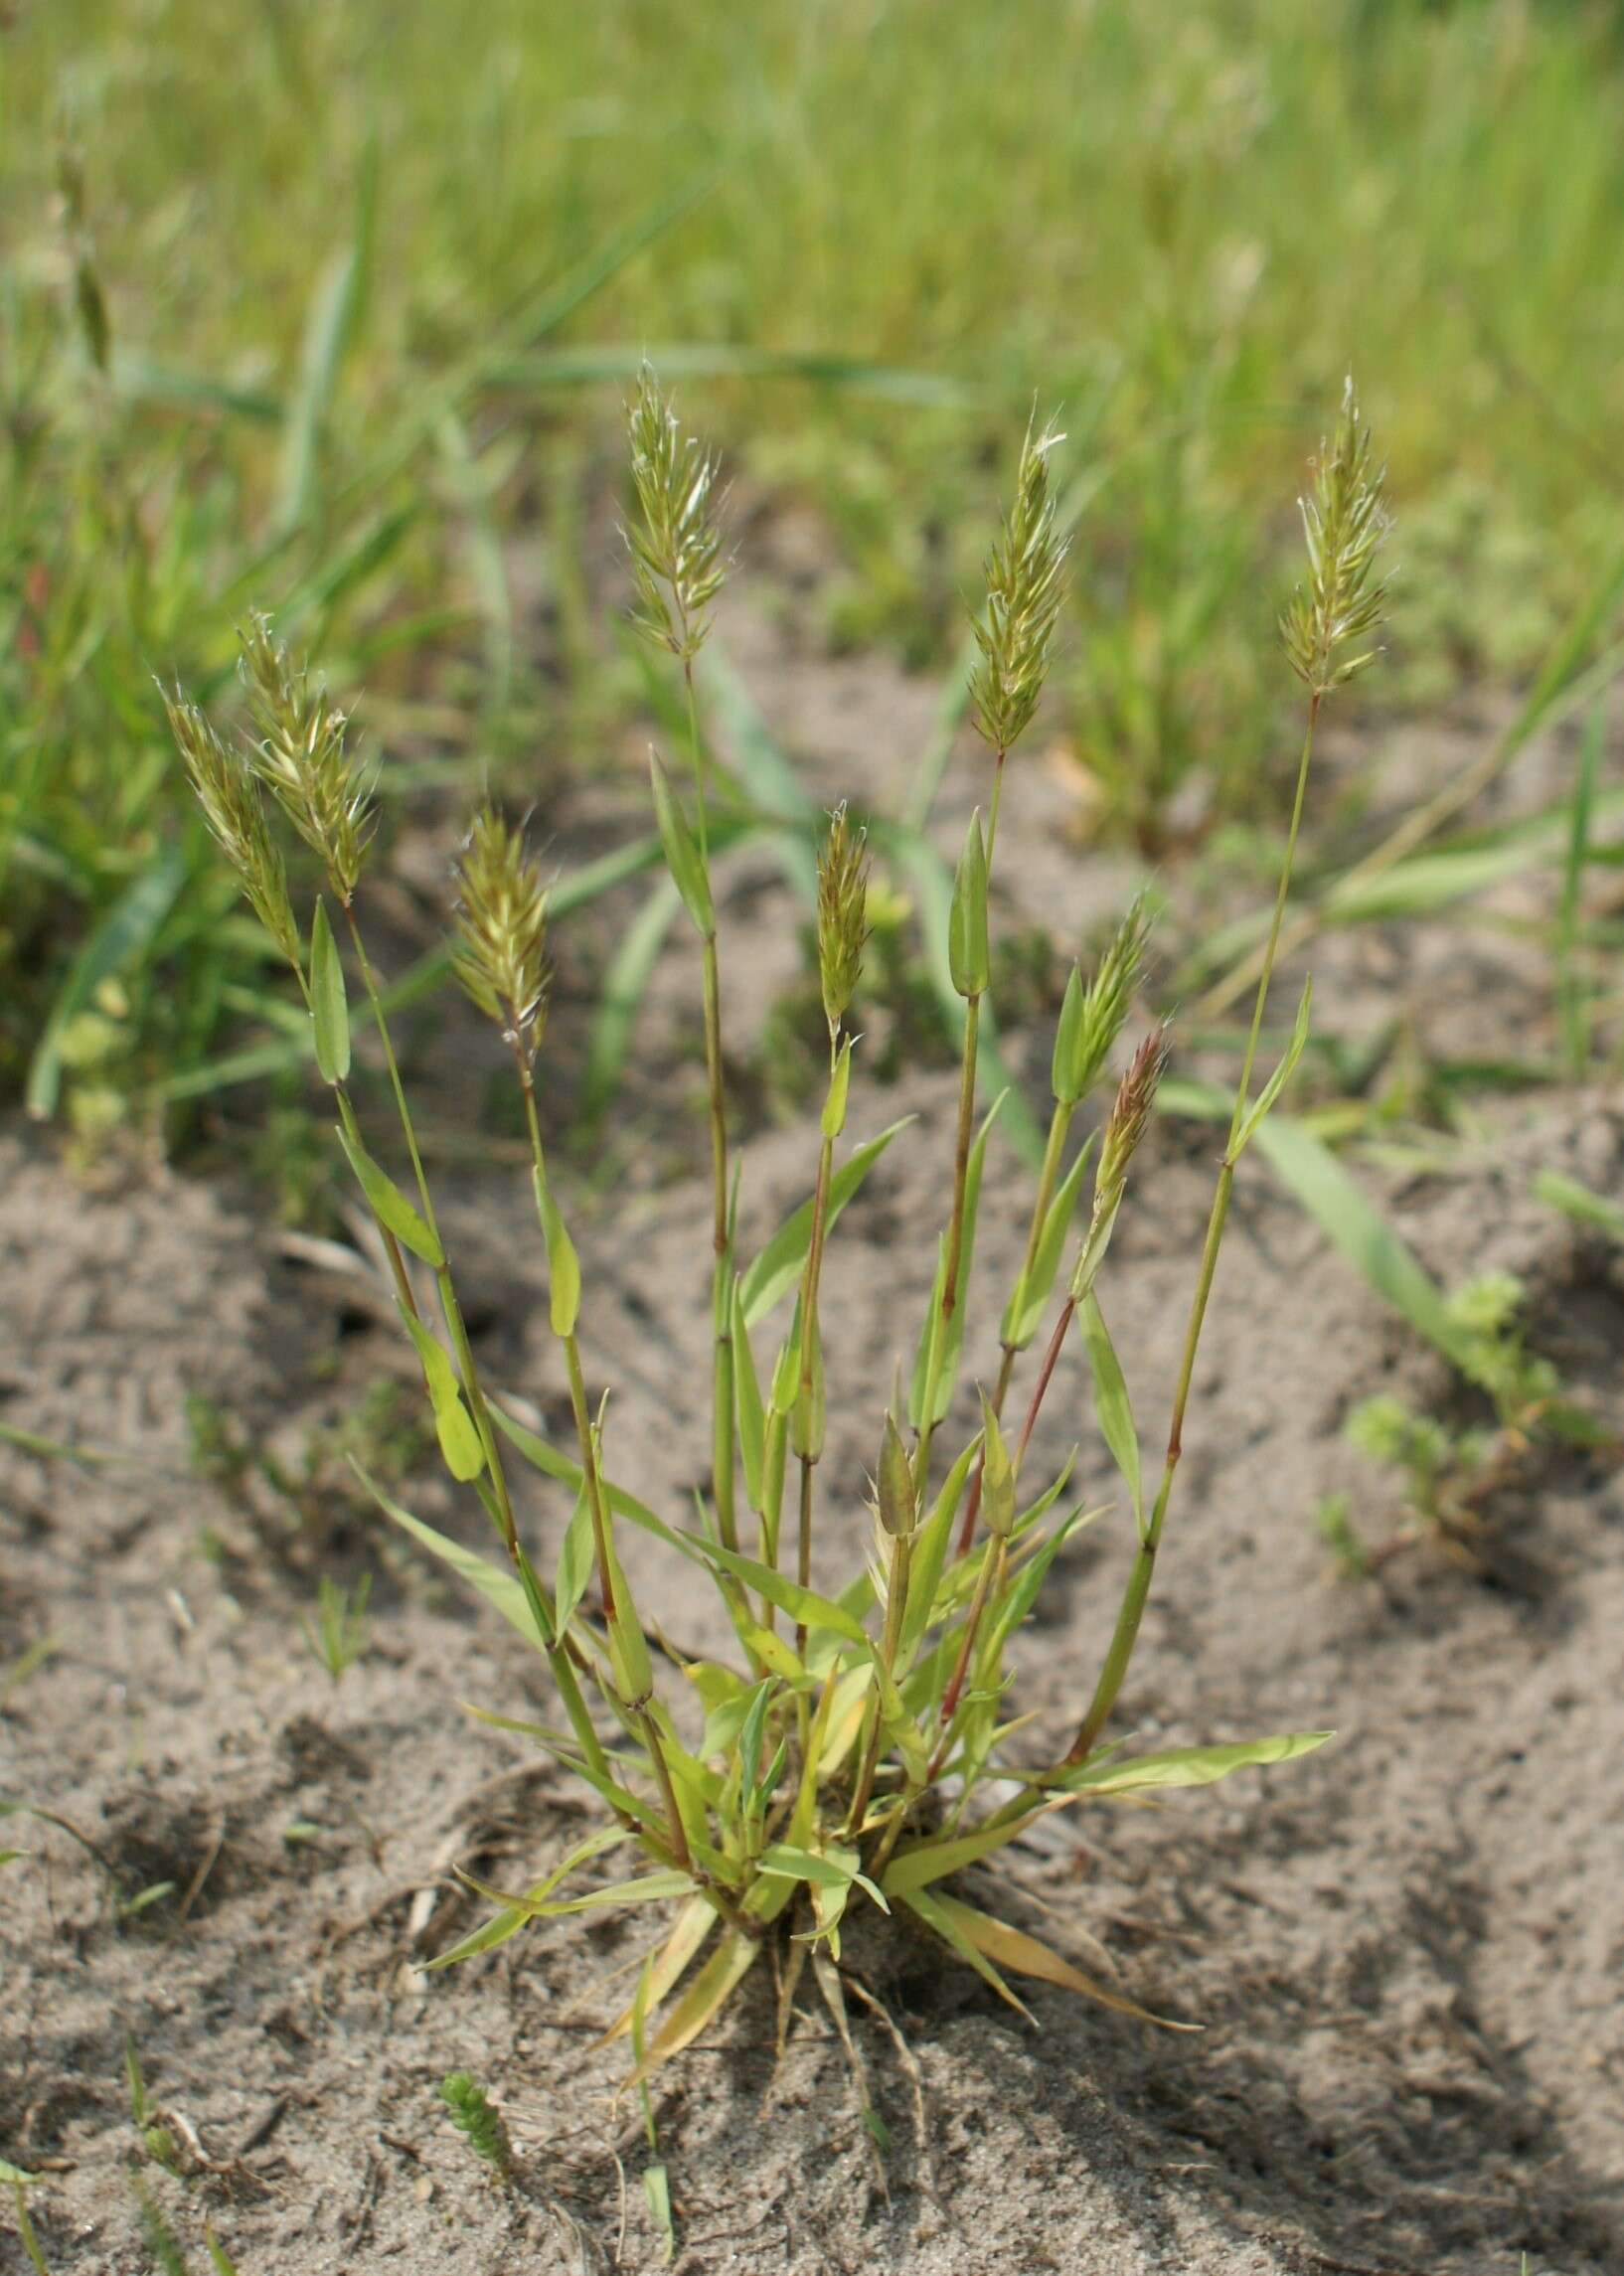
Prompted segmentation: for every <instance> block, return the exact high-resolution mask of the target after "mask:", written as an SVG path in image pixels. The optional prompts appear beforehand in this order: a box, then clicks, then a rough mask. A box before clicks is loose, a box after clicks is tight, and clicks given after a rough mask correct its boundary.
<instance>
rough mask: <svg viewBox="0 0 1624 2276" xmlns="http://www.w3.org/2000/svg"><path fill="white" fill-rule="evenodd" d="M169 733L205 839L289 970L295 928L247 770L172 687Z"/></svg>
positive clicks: (167, 697) (167, 702) (295, 956)
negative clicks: (214, 847)
mask: <svg viewBox="0 0 1624 2276" xmlns="http://www.w3.org/2000/svg"><path fill="white" fill-rule="evenodd" d="M159 692H160V694H161V695H162V696H163V701H164V709H165V711H166V712H167V713H168V715H169V728H170V732H171V733H172V734H173V736H174V738H175V743H176V747H177V748H178V750H179V751H180V754H181V762H182V764H183V765H184V766H185V768H186V772H187V777H188V779H189V781H190V782H191V785H192V788H193V790H194V792H195V793H196V795H197V801H198V804H199V806H200V807H201V808H202V809H203V818H204V820H205V822H207V824H208V826H209V834H210V836H211V837H212V838H213V839H214V841H215V844H216V845H217V846H218V847H219V848H220V850H221V852H222V853H223V854H224V855H225V857H226V859H227V861H229V862H230V863H231V865H232V867H233V869H234V870H235V871H236V872H237V875H238V880H239V882H240V883H241V885H242V888H243V891H244V894H245V895H246V897H247V901H248V905H249V906H250V908H252V910H253V912H254V914H255V916H257V917H258V919H259V921H260V923H261V924H262V925H263V926H264V928H265V930H266V931H267V932H268V933H269V935H270V937H271V939H272V940H274V941H275V943H276V945H277V947H278V948H279V949H280V950H281V952H282V954H283V955H284V956H285V957H286V958H287V960H288V962H289V963H290V964H292V965H294V966H295V967H297V966H298V963H299V928H298V926H297V924H296V923H295V922H294V917H293V909H292V904H291V903H290V901H289V899H288V894H287V872H286V869H285V867H284V865H283V862H282V857H281V852H280V850H279V848H278V847H277V845H276V843H275V841H274V840H273V839H272V837H271V834H270V826H269V824H268V822H267V821H266V819H265V808H264V801H263V800H262V799H261V797H260V795H259V786H258V784H257V783H256V782H255V780H254V778H253V774H252V771H251V769H250V768H249V767H248V766H247V765H245V764H244V761H243V759H242V758H240V757H239V755H238V754H237V752H236V751H234V750H228V748H227V747H226V745H225V744H224V743H223V742H222V741H221V739H220V737H219V735H218V734H216V732H215V731H214V729H213V728H212V727H211V726H210V725H209V722H208V721H207V720H206V719H205V718H204V716H203V714H202V712H200V711H199V710H198V708H197V706H196V704H192V703H188V702H187V700H186V698H185V696H184V695H183V694H182V693H181V691H180V689H179V688H177V689H176V690H175V692H174V693H173V695H171V694H170V693H169V691H168V690H167V689H161V690H160V691H159Z"/></svg>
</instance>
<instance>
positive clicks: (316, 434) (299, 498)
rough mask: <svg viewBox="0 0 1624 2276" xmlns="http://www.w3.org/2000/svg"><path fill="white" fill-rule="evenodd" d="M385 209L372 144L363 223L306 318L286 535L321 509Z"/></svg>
mask: <svg viewBox="0 0 1624 2276" xmlns="http://www.w3.org/2000/svg"><path fill="white" fill-rule="evenodd" d="M377 211H378V144H377V140H376V138H373V139H372V140H370V141H369V143H368V145H367V149H366V152H365V155H364V157H363V161H362V168H361V176H360V180H359V182H358V184H357V189H356V211H355V222H354V225H353V228H352V231H351V236H350V242H349V244H347V245H346V246H345V248H344V250H343V251H342V252H340V253H337V254H335V255H334V256H333V258H332V259H331V260H330V261H328V263H327V264H326V266H325V267H324V268H323V269H322V270H321V271H320V273H319V275H318V276H317V279H316V284H315V289H314V291H313V292H312V294H311V298H310V309H309V314H308V316H307V317H306V319H305V331H304V351H303V355H302V358H301V360H300V367H299V380H298V386H297V388H296V389H295V391H294V395H293V400H292V403H291V404H290V406H289V407H288V414H287V428H286V433H285V437H284V440H283V444H282V465H281V480H280V485H279V490H280V495H279V500H278V506H277V520H276V526H277V530H278V533H279V534H283V535H285V534H286V533H288V532H290V531H292V530H295V529H297V528H298V526H299V524H300V523H301V522H302V521H304V519H305V517H306V516H307V514H308V513H309V512H310V509H311V506H312V504H313V503H314V499H315V494H316V487H317V482H318V479H319V475H320V470H321V449H322V440H323V436H324V434H325V432H326V426H327V417H328V413H329V411H330V409H331V407H332V402H333V395H334V392H335V390H336V388H337V385H338V375H339V370H340V367H341V366H342V364H343V361H344V357H345V354H346V352H347V351H348V349H349V346H350V343H351V341H352V340H353V339H354V337H355V334H356V331H357V329H358V327H359V324H360V319H361V314H362V311H363V309H364V307H365V305H366V299H367V287H368V282H369V278H370V274H371V268H372V247H373V238H374V233H375V227H376V221H377Z"/></svg>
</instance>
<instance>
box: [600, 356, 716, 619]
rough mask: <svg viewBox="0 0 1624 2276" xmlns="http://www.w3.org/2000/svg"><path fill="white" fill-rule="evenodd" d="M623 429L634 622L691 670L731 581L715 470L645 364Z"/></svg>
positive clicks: (626, 534) (708, 456)
mask: <svg viewBox="0 0 1624 2276" xmlns="http://www.w3.org/2000/svg"><path fill="white" fill-rule="evenodd" d="M626 425H627V433H628V437H629V440H630V444H631V476H632V483H633V486H634V488H635V490H636V492H637V520H636V521H635V522H634V523H633V524H632V526H631V527H630V528H629V529H628V530H627V531H626V533H625V537H626V544H627V547H628V549H629V550H630V553H631V567H632V575H633V577H634V578H635V579H636V583H637V598H638V603H639V606H638V608H637V609H636V610H635V611H634V612H633V618H632V621H633V622H634V623H635V624H636V626H637V628H638V630H639V631H640V632H642V633H643V634H644V635H645V637H646V638H648V639H650V640H653V641H654V642H656V644H657V645H659V646H660V647H663V648H669V649H670V651H671V653H672V654H673V655H674V656H679V657H681V658H682V660H683V662H684V663H685V664H687V663H692V662H693V660H694V658H695V657H696V656H697V655H698V654H699V652H700V649H701V648H702V647H703V646H704V645H705V639H706V635H707V634H708V633H709V631H710V629H711V604H712V602H713V601H714V600H715V599H716V596H717V594H718V593H719V592H720V591H721V590H722V586H723V583H724V581H725V579H726V576H727V566H726V564H725V563H724V561H723V559H722V534H721V531H720V529H719V527H718V523H717V518H716V508H717V500H716V494H715V493H716V477H717V462H716V459H715V457H714V456H713V455H712V453H711V452H710V451H708V450H706V449H705V448H704V446H703V445H702V444H701V443H700V442H699V441H698V440H697V439H696V438H695V437H694V436H693V435H686V436H685V435H684V434H683V433H682V430H681V428H680V427H679V426H678V424H677V413H676V410H675V407H674V406H673V405H672V404H671V403H670V401H669V400H668V399H667V398H666V397H665V396H663V395H662V394H661V393H660V388H659V383H658V382H657V381H656V379H655V377H654V374H653V372H652V370H651V369H650V367H649V366H648V365H647V364H645V365H644V366H643V369H642V371H641V373H640V374H639V375H638V381H637V395H636V398H635V399H634V401H633V403H632V406H631V409H630V411H629V412H628V413H627V420H626Z"/></svg>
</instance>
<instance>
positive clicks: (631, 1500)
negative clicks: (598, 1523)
mask: <svg viewBox="0 0 1624 2276" xmlns="http://www.w3.org/2000/svg"><path fill="white" fill-rule="evenodd" d="M485 1411H486V1413H487V1414H488V1415H489V1416H490V1418H491V1420H492V1421H493V1422H494V1423H495V1425H496V1427H497V1429H498V1430H500V1431H501V1433H502V1435H503V1437H504V1438H505V1439H507V1440H508V1442H509V1444H510V1445H512V1446H514V1447H516V1448H517V1449H518V1451H519V1452H520V1454H522V1455H523V1456H524V1458H525V1460H526V1461H527V1462H528V1463H530V1464H531V1465H532V1467H533V1468H534V1469H537V1470H540V1471H541V1473H542V1475H543V1476H544V1477H546V1478H555V1479H557V1480H558V1482H559V1484H560V1485H562V1486H568V1488H569V1490H570V1492H571V1493H572V1494H578V1493H579V1491H580V1488H581V1484H582V1471H581V1467H580V1464H579V1463H578V1462H577V1461H575V1459H574V1458H573V1456H571V1455H568V1454H566V1453H564V1452H563V1451H562V1450H561V1449H560V1448H559V1447H557V1446H550V1445H549V1444H548V1442H547V1440H546V1439H545V1438H542V1437H540V1436H539V1435H538V1434H537V1433H536V1432H535V1431H534V1430H527V1429H526V1427H525V1425H524V1424H523V1423H522V1422H516V1421H515V1420H514V1418H513V1416H512V1415H511V1414H508V1413H506V1412H505V1411H504V1410H503V1409H502V1408H501V1407H500V1406H498V1405H497V1404H496V1402H495V1400H494V1399H487V1400H486V1402H485ZM603 1492H604V1495H605V1497H606V1498H607V1501H608V1504H609V1507H610V1509H611V1510H612V1511H613V1512H614V1514H615V1516H616V1517H617V1518H625V1519H626V1520H627V1521H628V1522H629V1523H630V1524H631V1525H634V1526H638V1527H640V1528H641V1529H642V1531H643V1532H644V1533H646V1534H652V1535H653V1536H654V1538H655V1540H656V1541H661V1542H664V1543H665V1544H666V1546H667V1548H674V1549H676V1550H677V1551H678V1553H679V1554H680V1555H682V1556H686V1557H688V1558H690V1559H692V1560H693V1561H694V1562H696V1563H697V1562H699V1561H700V1559H699V1551H698V1550H697V1549H696V1548H694V1547H693V1546H692V1545H691V1544H690V1543H689V1542H688V1540H687V1538H686V1537H685V1536H684V1535H682V1534H680V1533H678V1532H677V1530H676V1528H675V1527H674V1526H668V1525H667V1524H666V1522H665V1520H664V1519H663V1518H657V1517H656V1516H655V1514H654V1512H653V1511H652V1510H651V1509H650V1508H649V1506H648V1504H647V1503H646V1502H640V1501H639V1500H638V1499H637V1497H636V1495H635V1494H628V1493H627V1492H626V1490H625V1488H624V1487H623V1486H616V1485H614V1484H613V1483H612V1482H611V1481H610V1480H608V1479H605V1480H604V1481H603Z"/></svg>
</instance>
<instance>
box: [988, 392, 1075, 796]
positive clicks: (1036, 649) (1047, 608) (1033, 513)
mask: <svg viewBox="0 0 1624 2276" xmlns="http://www.w3.org/2000/svg"><path fill="white" fill-rule="evenodd" d="M1061 440H1063V437H1062V436H1061V435H1059V434H1058V433H1056V430H1055V428H1054V426H1053V425H1049V426H1046V427H1044V428H1043V430H1042V431H1041V432H1039V431H1038V430H1037V429H1036V427H1034V426H1029V427H1028V429H1027V439H1026V442H1025V445H1024V446H1023V448H1022V452H1021V465H1020V471H1019V473H1018V474H1017V477H1016V485H1015V502H1014V504H1013V505H1012V506H1011V508H1010V510H1009V514H1008V517H1007V519H1006V521H1005V524H1004V527H1003V530H1002V531H1001V532H1000V534H999V536H998V538H997V539H996V540H995V542H994V545H993V549H992V552H991V553H990V554H989V555H988V557H987V606H986V609H985V612H984V613H983V615H982V616H981V617H980V619H979V620H978V621H977V623H976V627H975V635H976V644H977V646H978V647H979V649H980V651H981V654H980V657H979V659H978V661H977V663H976V666H975V670H974V672H973V673H972V675H971V680H970V703H971V711H972V714H973V717H974V719H975V724H976V727H977V729H978V730H979V731H980V732H981V734H982V735H983V737H984V738H985V739H986V741H988V742H989V743H991V744H992V746H993V748H994V749H995V750H996V751H998V752H1000V753H1003V752H1005V751H1007V750H1009V749H1011V748H1012V747H1013V745H1014V744H1015V742H1016V741H1017V739H1018V738H1019V736H1020V735H1021V734H1022V733H1023V732H1025V730H1026V728H1027V727H1028V726H1029V724H1030V723H1031V720H1032V715H1033V713H1034V712H1035V711H1036V710H1037V709H1038V698H1039V697H1040V696H1041V695H1042V693H1043V687H1044V681H1045V679H1046V678H1047V676H1048V673H1049V656H1050V650H1051V648H1052V646H1053V645H1054V639H1055V625H1056V619H1057V618H1058V616H1059V612H1060V604H1061V602H1062V601H1063V600H1064V598H1065V557H1066V554H1067V552H1068V551H1069V544H1068V541H1067V540H1066V539H1065V538H1063V537H1061V536H1060V534H1059V531H1058V530H1057V529H1056V522H1055V501H1054V498H1053V496H1052V494H1051V491H1050V481H1049V454H1050V452H1051V451H1052V450H1053V449H1054V448H1055V446H1056V443H1058V442H1060V441H1061Z"/></svg>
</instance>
